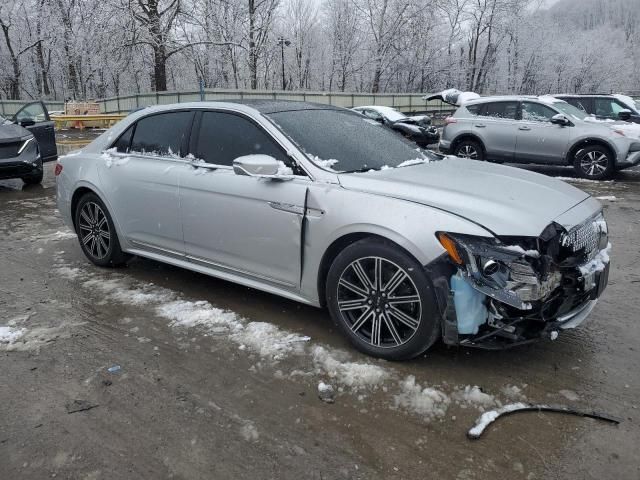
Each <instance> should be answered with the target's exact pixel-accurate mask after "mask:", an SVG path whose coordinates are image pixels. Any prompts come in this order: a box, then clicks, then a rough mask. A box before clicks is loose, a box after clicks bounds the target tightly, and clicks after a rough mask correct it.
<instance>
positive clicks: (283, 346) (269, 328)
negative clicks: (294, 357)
mask: <svg viewBox="0 0 640 480" xmlns="http://www.w3.org/2000/svg"><path fill="white" fill-rule="evenodd" d="M230 338H231V340H233V341H235V342H236V343H239V344H241V345H246V346H247V347H249V348H250V349H251V350H253V351H254V352H256V353H258V354H259V355H260V356H261V357H271V358H273V359H275V360H280V359H282V358H285V357H287V356H289V355H291V354H302V353H304V344H305V342H308V341H309V340H311V338H310V337H307V336H303V335H296V334H294V333H290V332H287V331H286V330H281V329H280V328H278V327H276V326H275V325H273V324H271V323H265V322H250V323H248V324H247V325H246V326H245V327H241V328H240V329H239V331H238V332H236V333H234V334H233V335H232V336H231V337H230Z"/></svg>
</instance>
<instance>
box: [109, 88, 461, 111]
mask: <svg viewBox="0 0 640 480" xmlns="http://www.w3.org/2000/svg"><path fill="white" fill-rule="evenodd" d="M422 96H423V95H422V94H417V93H395V94H368V93H330V92H286V91H266V90H226V89H215V90H209V89H208V90H205V91H204V100H205V101H225V100H237V99H240V100H246V99H267V100H297V101H303V102H315V103H324V104H327V105H334V106H337V107H346V108H351V107H358V106H364V105H383V106H388V107H394V108H396V109H398V110H400V111H403V112H430V113H432V114H438V113H443V114H446V113H450V112H451V111H452V108H451V106H450V105H447V104H444V103H442V102H440V101H435V102H426V101H425V100H423V99H422ZM200 100H201V93H200V92H199V91H186V92H158V93H144V94H137V95H126V96H121V97H112V98H105V99H102V100H98V103H99V104H100V110H101V112H102V113H127V112H130V111H131V110H135V109H138V108H142V107H146V106H149V105H166V104H170V103H184V102H199V101H200Z"/></svg>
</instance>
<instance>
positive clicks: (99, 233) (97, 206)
mask: <svg viewBox="0 0 640 480" xmlns="http://www.w3.org/2000/svg"><path fill="white" fill-rule="evenodd" d="M74 218H75V226H76V233H77V234H78V240H79V241H80V248H82V251H83V252H84V254H85V255H86V257H87V258H88V259H89V260H90V261H91V262H92V263H94V264H95V265H98V266H99V267H119V266H121V265H124V264H125V263H126V262H127V259H128V258H129V255H128V254H126V253H124V252H123V251H122V249H121V248H120V241H119V240H118V235H117V234H116V229H115V226H114V224H113V220H112V219H111V215H110V214H109V211H108V210H107V207H106V206H105V204H104V202H103V201H102V200H100V198H99V197H98V196H97V195H96V194H94V193H86V194H85V195H83V196H82V198H80V201H78V205H77V206H76V210H75V212H74Z"/></svg>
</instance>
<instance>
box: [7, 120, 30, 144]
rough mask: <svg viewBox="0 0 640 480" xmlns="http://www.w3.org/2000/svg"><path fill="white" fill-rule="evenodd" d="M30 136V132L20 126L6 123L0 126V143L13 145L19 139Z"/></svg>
mask: <svg viewBox="0 0 640 480" xmlns="http://www.w3.org/2000/svg"><path fill="white" fill-rule="evenodd" d="M29 136H31V132H29V130H27V129H26V128H23V127H21V126H20V125H15V124H13V123H7V124H5V125H0V143H13V142H17V141H18V140H20V139H21V138H24V137H29Z"/></svg>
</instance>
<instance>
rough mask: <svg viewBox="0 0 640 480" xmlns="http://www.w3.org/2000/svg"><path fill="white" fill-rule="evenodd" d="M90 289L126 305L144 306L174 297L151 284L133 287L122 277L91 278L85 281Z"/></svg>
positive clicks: (106, 298) (171, 293)
mask: <svg viewBox="0 0 640 480" xmlns="http://www.w3.org/2000/svg"><path fill="white" fill-rule="evenodd" d="M83 286H84V287H86V288H88V289H89V290H97V291H99V292H101V293H103V294H104V295H105V300H113V301H116V302H120V303H123V304H125V305H135V306H138V307H140V306H144V305H151V304H154V303H161V302H167V301H170V300H172V299H173V298H174V293H173V292H171V291H170V290H167V289H164V288H158V287H155V286H153V285H151V284H148V285H144V286H143V287H142V288H132V287H130V286H129V285H128V284H127V283H126V282H124V281H122V280H120V279H117V278H116V279H113V280H103V279H91V280H87V281H86V282H84V283H83Z"/></svg>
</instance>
